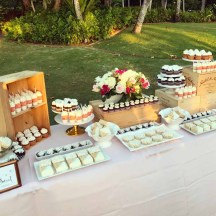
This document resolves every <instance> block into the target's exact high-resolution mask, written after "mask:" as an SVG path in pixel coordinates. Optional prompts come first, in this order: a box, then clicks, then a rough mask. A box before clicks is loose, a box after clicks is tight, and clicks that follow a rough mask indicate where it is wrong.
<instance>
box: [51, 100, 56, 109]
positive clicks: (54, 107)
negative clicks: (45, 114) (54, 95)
mask: <svg viewBox="0 0 216 216" xmlns="http://www.w3.org/2000/svg"><path fill="white" fill-rule="evenodd" d="M51 107H52V111H56V102H55V101H53V102H52V105H51Z"/></svg>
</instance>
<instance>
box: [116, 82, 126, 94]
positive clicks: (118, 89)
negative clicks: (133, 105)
mask: <svg viewBox="0 0 216 216" xmlns="http://www.w3.org/2000/svg"><path fill="white" fill-rule="evenodd" d="M123 92H125V86H123V85H122V84H121V83H120V82H119V83H118V84H117V86H116V93H117V94H121V93H123Z"/></svg>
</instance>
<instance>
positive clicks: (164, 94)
mask: <svg viewBox="0 0 216 216" xmlns="http://www.w3.org/2000/svg"><path fill="white" fill-rule="evenodd" d="M168 92H170V91H169V90H168V89H166V88H165V89H157V90H156V91H155V95H156V96H158V98H159V101H160V102H161V103H162V104H163V105H164V106H165V107H171V108H172V107H177V106H179V107H181V108H182V109H185V110H187V111H188V112H190V114H194V113H197V112H199V111H200V96H193V97H191V98H186V99H178V98H176V97H175V94H174V91H173V93H168Z"/></svg>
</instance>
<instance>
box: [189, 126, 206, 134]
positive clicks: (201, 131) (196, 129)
mask: <svg viewBox="0 0 216 216" xmlns="http://www.w3.org/2000/svg"><path fill="white" fill-rule="evenodd" d="M191 131H192V132H194V133H196V134H200V133H203V131H204V130H203V128H202V127H200V126H193V127H192V128H191Z"/></svg>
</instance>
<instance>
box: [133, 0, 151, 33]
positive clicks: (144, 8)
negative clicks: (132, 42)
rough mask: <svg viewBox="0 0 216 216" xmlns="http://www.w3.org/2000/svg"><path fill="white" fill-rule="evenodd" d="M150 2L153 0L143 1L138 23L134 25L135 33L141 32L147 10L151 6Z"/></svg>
mask: <svg viewBox="0 0 216 216" xmlns="http://www.w3.org/2000/svg"><path fill="white" fill-rule="evenodd" d="M150 3H151V0H144V1H143V4H142V7H141V10H140V13H139V16H138V19H137V22H136V25H135V26H134V29H133V33H135V34H139V33H140V32H141V30H142V25H143V22H144V20H145V16H146V13H147V10H148V8H149V5H150Z"/></svg>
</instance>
